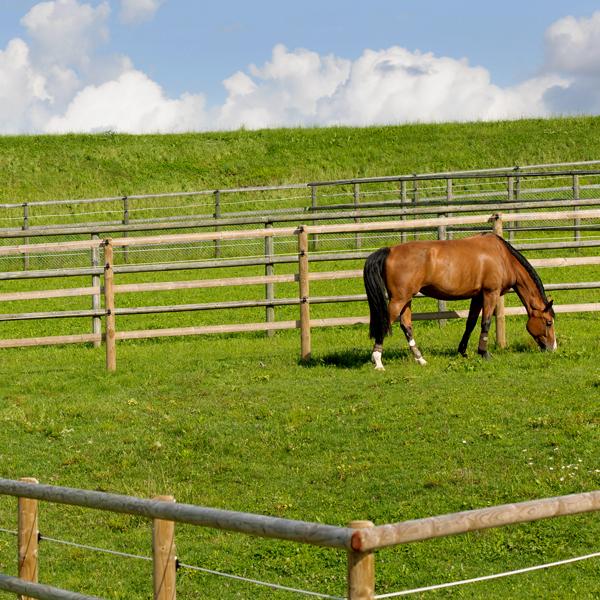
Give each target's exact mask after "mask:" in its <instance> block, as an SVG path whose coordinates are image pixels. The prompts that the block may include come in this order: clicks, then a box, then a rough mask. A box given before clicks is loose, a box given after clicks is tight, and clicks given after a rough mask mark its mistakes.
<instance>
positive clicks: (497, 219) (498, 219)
mask: <svg viewBox="0 0 600 600" xmlns="http://www.w3.org/2000/svg"><path fill="white" fill-rule="evenodd" d="M493 219H494V233H495V234H496V235H499V236H500V237H504V236H503V225H502V215H500V214H497V215H495V216H494V217H493ZM494 315H495V316H496V344H497V345H498V347H499V348H506V317H505V315H504V296H500V297H499V298H498V302H496V308H495V310H494Z"/></svg>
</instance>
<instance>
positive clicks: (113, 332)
mask: <svg viewBox="0 0 600 600" xmlns="http://www.w3.org/2000/svg"><path fill="white" fill-rule="evenodd" d="M598 218H600V210H580V209H577V210H564V211H554V212H530V213H527V212H519V213H508V214H503V215H498V214H495V215H492V216H489V215H462V216H455V217H444V218H437V219H412V220H411V221H385V222H371V223H346V224H335V225H309V226H300V227H278V228H266V229H253V230H243V231H217V232H203V233H187V234H173V235H160V236H139V237H122V238H115V239H106V240H82V241H74V242H58V243H38V244H22V245H18V246H0V256H15V255H21V256H24V255H27V254H28V253H31V252H36V253H41V252H47V253H52V252H64V251H72V250H88V251H92V253H94V252H97V251H99V250H100V249H103V251H104V266H103V267H100V266H96V267H94V266H93V267H91V268H84V269H65V270H58V271H39V272H32V271H29V272H27V271H20V272H11V273H3V274H0V278H4V279H25V278H34V277H71V276H76V275H79V276H82V275H83V276H92V277H93V278H95V279H93V285H92V286H90V287H79V288H68V289H52V290H39V291H31V292H6V293H1V294H0V301H15V300H30V299H42V298H59V297H75V296H91V297H92V298H94V299H95V300H94V304H93V307H92V309H89V310H63V311H51V312H34V313H25V312H24V313H16V314H1V315H0V321H13V320H35V319H54V318H92V319H93V322H94V330H93V332H92V333H85V334H75V335H57V336H48V337H35V338H19V339H5V340H0V348H1V347H5V348H6V347H18V346H37V345H47V344H67V343H89V342H93V343H95V344H99V343H100V342H101V341H104V342H105V344H106V365H107V368H108V369H109V370H114V369H116V341H118V340H127V339H143V338H153V337H168V336H182V335H201V334H210V333H233V332H248V331H273V330H279V329H300V338H301V357H302V359H303V360H307V359H308V358H310V355H311V329H312V328H313V327H327V326H339V325H354V324H362V323H368V317H367V316H364V315H361V316H357V317H339V318H324V319H311V314H310V306H311V305H312V304H319V303H333V302H359V301H364V300H365V296H364V295H363V294H361V295H350V296H324V297H319V296H311V295H310V282H311V281H316V280H334V279H348V278H360V277H362V271H361V270H345V271H344V270H336V271H331V272H318V273H317V272H314V273H311V272H310V262H311V261H312V260H337V261H339V260H344V259H348V260H350V259H356V258H362V257H364V256H366V254H368V253H360V252H359V253H357V252H356V251H355V252H348V253H346V254H343V253H338V254H333V255H323V254H318V255H313V256H311V254H312V253H313V250H312V249H311V239H312V238H314V237H315V236H319V235H326V234H337V233H353V234H355V235H358V234H360V233H362V232H403V231H407V230H414V229H415V228H423V229H428V230H433V231H437V232H438V235H439V236H440V237H441V236H442V235H443V232H444V231H446V230H447V228H448V227H451V226H473V225H479V226H481V225H484V226H486V227H489V228H490V229H491V228H494V230H495V231H497V232H499V233H501V232H502V226H503V224H506V223H513V222H515V221H519V222H520V223H526V222H529V221H541V220H543V221H564V220H574V219H577V220H579V221H580V220H581V219H598ZM276 236H283V237H290V236H296V237H297V240H298V254H297V256H295V257H292V258H290V257H275V256H272V257H271V258H270V260H271V263H268V262H264V261H262V260H259V261H256V260H254V261H252V260H250V259H241V260H233V261H231V260H229V261H213V262H210V261H207V262H205V263H199V264H195V265H192V266H190V264H189V263H186V264H185V265H183V266H182V265H146V266H144V265H126V266H117V265H115V264H114V256H113V249H115V248H121V249H127V248H133V247H136V246H155V247H160V246H161V245H163V246H164V245H166V244H173V243H178V244H181V243H193V242H198V241H215V242H216V241H223V240H243V239H257V238H264V239H266V240H269V239H272V238H274V237H276ZM575 246H576V247H600V242H598V241H595V240H592V241H589V242H586V241H585V240H580V241H578V242H575ZM528 247H535V248H540V247H542V248H553V249H556V248H561V247H574V242H554V243H545V244H541V245H539V244H533V245H529V246H528ZM278 258H280V259H284V260H285V262H292V261H293V262H297V265H298V271H297V273H295V274H282V275H274V274H267V275H265V276H253V277H235V278H225V279H203V280H195V281H184V282H162V283H156V282H149V283H137V284H118V283H117V282H116V281H115V280H116V279H118V275H119V273H125V272H127V273H132V272H144V271H160V270H165V271H166V270H170V269H171V268H178V269H184V268H185V269H189V268H194V267H196V268H206V267H207V265H208V266H228V265H230V266H234V265H238V264H246V265H248V264H267V265H268V264H275V263H276V262H277V261H276V259H278ZM284 260H281V261H280V262H284ZM531 263H532V264H533V266H534V267H536V268H539V267H557V266H577V265H597V264H600V256H587V257H571V258H545V259H537V260H531ZM100 275H103V278H104V285H103V286H100V281H99V276H100ZM294 282H295V283H297V284H298V296H297V297H296V298H275V297H274V294H273V288H272V286H273V285H274V284H276V283H294ZM257 284H264V285H265V287H266V291H267V294H266V295H267V297H266V298H265V299H264V300H250V301H230V302H214V303H204V304H181V305H171V306H141V307H132V308H119V307H118V302H117V301H116V300H115V298H116V297H117V296H118V295H119V294H123V293H129V292H156V291H161V290H181V289H194V288H210V287H222V286H233V285H257ZM269 286H271V287H269ZM586 287H587V288H597V287H600V282H585V283H579V284H577V283H575V284H573V283H571V284H555V285H554V286H551V285H549V286H547V289H549V290H550V289H582V288H586ZM101 293H103V296H104V307H103V308H102V307H100V301H99V297H100V294H101ZM286 305H299V318H298V319H297V320H293V321H274V320H272V319H273V314H272V312H271V317H270V318H271V320H267V322H262V323H243V324H228V325H213V326H195V327H175V328H167V329H148V330H133V331H121V330H117V327H116V317H118V316H122V315H134V314H159V313H176V312H184V311H202V310H211V309H239V308H244V307H260V306H263V307H267V308H271V309H272V308H273V307H275V306H286ZM555 310H556V312H589V311H598V310H600V303H586V304H567V305H564V304H563V305H558V306H556V307H555ZM524 312H525V311H524V308H522V307H515V308H507V309H506V310H505V311H504V314H506V315H513V314H524ZM466 316H467V311H449V310H446V308H445V306H444V305H441V306H440V310H438V312H434V313H416V314H414V315H413V318H414V319H416V320H419V319H450V318H464V317H466ZM268 318H269V317H268ZM502 318H503V315H502V311H501V308H499V310H498V311H497V319H499V321H498V323H497V328H496V332H497V343H499V344H500V345H501V346H502V345H504V343H505V340H504V337H503V331H504V327H503V321H502ZM101 319H103V320H104V334H102V333H101V331H100V328H99V322H100V320H101Z"/></svg>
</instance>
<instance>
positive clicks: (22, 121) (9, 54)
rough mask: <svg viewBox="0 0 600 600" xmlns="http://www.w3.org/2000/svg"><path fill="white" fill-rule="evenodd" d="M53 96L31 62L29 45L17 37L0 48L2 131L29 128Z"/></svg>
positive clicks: (0, 114)
mask: <svg viewBox="0 0 600 600" xmlns="http://www.w3.org/2000/svg"><path fill="white" fill-rule="evenodd" d="M49 99H50V97H49V96H48V93H47V91H46V81H45V79H44V77H43V76H42V75H40V74H39V73H36V71H35V69H34V68H33V67H32V65H31V61H30V56H29V48H28V47H27V44H26V43H25V42H24V41H23V40H21V39H18V38H15V39H13V40H11V41H10V42H9V43H8V46H7V47H6V50H4V51H1V50H0V132H3V133H20V132H30V131H33V130H35V129H36V126H39V125H40V124H41V123H40V118H41V115H40V114H39V113H40V110H41V108H42V107H43V105H44V103H46V102H47V101H48V100H49Z"/></svg>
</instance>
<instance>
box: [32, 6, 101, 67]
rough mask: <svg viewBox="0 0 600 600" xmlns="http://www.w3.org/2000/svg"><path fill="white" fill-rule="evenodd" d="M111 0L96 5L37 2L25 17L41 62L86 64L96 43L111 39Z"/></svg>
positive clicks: (50, 63)
mask: <svg viewBox="0 0 600 600" xmlns="http://www.w3.org/2000/svg"><path fill="white" fill-rule="evenodd" d="M109 14H110V6H109V5H108V2H106V1H105V2H101V3H100V4H99V5H98V6H96V7H93V6H91V5H90V4H82V3H80V2H78V1H77V0H54V1H52V2H40V3H39V4H36V5H35V6H34V7H33V8H32V9H31V10H30V11H29V12H28V13H27V14H26V15H25V16H24V17H23V18H22V19H21V23H22V25H23V26H24V27H25V28H26V30H27V32H28V33H29V35H30V37H31V39H32V50H33V52H32V53H33V54H34V55H35V57H36V60H37V61H39V62H40V63H41V64H42V65H61V66H74V67H77V68H85V67H86V66H88V64H89V63H90V61H91V60H92V53H93V51H94V49H95V48H96V46H97V45H98V44H100V43H102V42H105V41H107V40H108V37H109V33H108V26H107V20H108V16H109Z"/></svg>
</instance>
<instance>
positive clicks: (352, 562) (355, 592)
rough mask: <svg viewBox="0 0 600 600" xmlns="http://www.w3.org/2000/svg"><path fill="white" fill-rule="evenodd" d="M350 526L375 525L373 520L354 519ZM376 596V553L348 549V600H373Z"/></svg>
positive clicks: (360, 527)
mask: <svg viewBox="0 0 600 600" xmlns="http://www.w3.org/2000/svg"><path fill="white" fill-rule="evenodd" d="M348 527H351V528H352V529H364V528H366V527H373V523H371V521H352V522H351V523H349V525H348ZM374 597H375V555H374V554H373V552H357V551H356V550H349V551H348V600H373V598H374Z"/></svg>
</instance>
